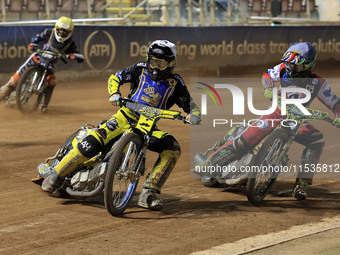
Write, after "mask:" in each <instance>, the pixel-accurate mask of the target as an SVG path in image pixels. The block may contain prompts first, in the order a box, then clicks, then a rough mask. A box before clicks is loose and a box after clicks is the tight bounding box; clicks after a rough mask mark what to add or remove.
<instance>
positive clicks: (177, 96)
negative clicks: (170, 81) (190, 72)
mask: <svg viewBox="0 0 340 255" xmlns="http://www.w3.org/2000/svg"><path fill="white" fill-rule="evenodd" d="M174 78H175V79H176V80H177V85H176V88H175V91H174V93H173V95H172V98H173V99H174V103H175V104H176V105H178V106H179V107H180V108H182V109H183V111H184V112H185V113H187V114H188V116H187V120H188V121H190V122H191V124H194V125H199V124H200V122H201V111H200V109H199V108H198V106H197V105H196V104H195V102H194V101H193V99H192V97H191V96H190V93H189V90H188V88H187V86H186V85H185V83H184V81H183V79H182V77H180V76H179V75H177V74H176V75H174Z"/></svg>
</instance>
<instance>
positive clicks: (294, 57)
mask: <svg viewBox="0 0 340 255" xmlns="http://www.w3.org/2000/svg"><path fill="white" fill-rule="evenodd" d="M281 60H282V61H284V62H289V63H292V64H295V65H301V64H304V63H305V62H306V59H304V58H303V57H302V56H301V55H300V54H299V53H297V52H286V53H285V54H284V55H283V57H282V58H281Z"/></svg>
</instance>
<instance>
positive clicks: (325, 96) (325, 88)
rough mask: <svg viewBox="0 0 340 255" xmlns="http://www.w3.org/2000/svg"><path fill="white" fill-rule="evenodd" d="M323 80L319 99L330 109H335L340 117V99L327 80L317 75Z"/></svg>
mask: <svg viewBox="0 0 340 255" xmlns="http://www.w3.org/2000/svg"><path fill="white" fill-rule="evenodd" d="M314 77H315V78H318V79H319V80H320V82H321V88H320V89H319V91H318V95H317V97H318V99H319V100H320V101H321V102H322V103H323V104H324V105H325V106H326V107H327V108H328V109H330V110H332V111H333V113H334V115H335V117H336V118H339V117H340V99H339V97H337V96H336V95H335V94H333V92H332V90H331V87H330V86H329V85H328V83H327V81H325V80H324V79H322V78H320V77H318V76H316V75H315V74H314Z"/></svg>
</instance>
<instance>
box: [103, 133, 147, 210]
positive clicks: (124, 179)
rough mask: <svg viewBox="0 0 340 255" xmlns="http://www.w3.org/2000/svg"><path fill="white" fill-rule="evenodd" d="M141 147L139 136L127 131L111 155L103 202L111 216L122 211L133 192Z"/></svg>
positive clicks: (135, 186)
mask: <svg viewBox="0 0 340 255" xmlns="http://www.w3.org/2000/svg"><path fill="white" fill-rule="evenodd" d="M141 147H142V140H141V138H140V137H139V136H138V135H137V134H136V133H128V134H126V135H124V136H123V137H122V138H121V140H120V141H119V143H118V145H117V147H116V148H115V151H114V152H113V154H112V156H111V159H110V163H109V167H108V170H107V174H106V178H105V188H104V202H105V206H106V209H107V211H108V212H109V213H110V214H111V215H113V216H121V215H122V214H123V213H124V211H125V210H126V208H127V207H128V205H129V203H130V201H131V199H132V197H133V194H134V193H135V190H136V188H137V185H138V180H139V178H137V179H134V180H133V179H132V178H133V177H134V174H135V172H136V170H137V166H136V164H135V163H136V160H137V158H138V155H139V154H140V151H141ZM129 148H130V149H129Z"/></svg>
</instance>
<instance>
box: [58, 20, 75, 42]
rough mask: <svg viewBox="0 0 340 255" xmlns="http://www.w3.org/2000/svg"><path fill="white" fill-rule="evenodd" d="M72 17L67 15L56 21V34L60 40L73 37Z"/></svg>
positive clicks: (63, 40)
mask: <svg viewBox="0 0 340 255" xmlns="http://www.w3.org/2000/svg"><path fill="white" fill-rule="evenodd" d="M73 28H74V26H73V22H72V19H70V18H67V17H61V18H60V19H58V21H57V22H56V23H55V29H54V35H55V38H56V39H57V41H58V42H60V43H63V42H65V41H66V40H67V39H68V38H70V37H71V35H72V32H73Z"/></svg>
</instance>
